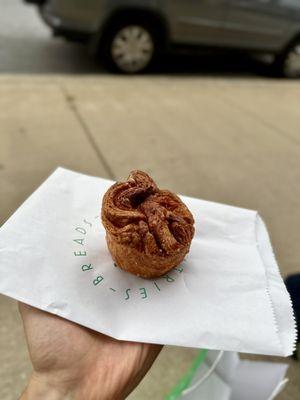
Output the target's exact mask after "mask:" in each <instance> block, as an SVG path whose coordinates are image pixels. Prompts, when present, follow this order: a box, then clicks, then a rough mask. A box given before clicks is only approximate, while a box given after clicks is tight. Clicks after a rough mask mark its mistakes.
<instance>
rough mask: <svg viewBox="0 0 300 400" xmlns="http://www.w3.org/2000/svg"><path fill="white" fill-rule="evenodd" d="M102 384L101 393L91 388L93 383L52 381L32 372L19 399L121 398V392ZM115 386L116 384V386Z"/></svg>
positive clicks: (119, 399)
mask: <svg viewBox="0 0 300 400" xmlns="http://www.w3.org/2000/svg"><path fill="white" fill-rule="evenodd" d="M105 386H106V385H105V384H103V385H102V390H101V393H99V392H98V391H94V390H93V384H89V383H88V384H85V383H83V382H82V383H79V384H73V383H72V384H68V385H65V384H64V385H62V384H61V382H57V381H53V379H52V380H51V379H49V378H48V377H47V376H43V375H38V374H36V373H33V375H32V376H31V378H30V380H29V382H28V385H27V387H26V389H25V391H24V392H23V394H22V395H21V397H20V399H19V400H82V399H84V400H122V399H125V396H124V395H123V393H122V392H123V391H122V392H118V393H111V390H106V389H108V388H105ZM116 387H117V386H116Z"/></svg>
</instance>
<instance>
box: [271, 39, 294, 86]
mask: <svg viewBox="0 0 300 400" xmlns="http://www.w3.org/2000/svg"><path fill="white" fill-rule="evenodd" d="M273 67H274V70H275V73H276V74H277V75H280V76H283V77H285V78H289V79H299V78H300V38H298V39H297V40H295V41H293V42H292V43H291V44H290V45H289V46H288V47H287V48H286V49H285V51H284V52H283V53H282V54H280V55H279V56H277V57H276V58H275V62H274V65H273Z"/></svg>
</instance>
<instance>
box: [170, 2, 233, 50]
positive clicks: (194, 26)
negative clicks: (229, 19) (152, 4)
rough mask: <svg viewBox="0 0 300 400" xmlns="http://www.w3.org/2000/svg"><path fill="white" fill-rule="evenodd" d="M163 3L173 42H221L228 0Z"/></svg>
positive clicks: (207, 43)
mask: <svg viewBox="0 0 300 400" xmlns="http://www.w3.org/2000/svg"><path fill="white" fill-rule="evenodd" d="M163 3H164V7H165V13H166V15H167V17H168V20H169V25H170V33H171V40H172V41H173V42H177V43H185V44H195V45H199V44H205V45H217V44H219V42H220V40H221V38H222V28H223V25H224V22H225V13H226V8H227V7H226V5H227V3H228V0H165V1H164V2H163Z"/></svg>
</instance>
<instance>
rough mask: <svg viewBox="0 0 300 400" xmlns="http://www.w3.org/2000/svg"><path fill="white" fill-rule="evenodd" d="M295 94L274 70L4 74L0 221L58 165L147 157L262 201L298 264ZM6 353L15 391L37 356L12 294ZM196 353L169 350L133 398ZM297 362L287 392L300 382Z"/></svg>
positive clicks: (182, 181) (298, 113)
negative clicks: (249, 74)
mask: <svg viewBox="0 0 300 400" xmlns="http://www.w3.org/2000/svg"><path fill="white" fill-rule="evenodd" d="M299 104H300V83H299V82H288V81H276V80H270V79H269V80H264V79H259V78H257V79H250V80H247V79H243V78H239V79H230V78H215V79H213V78H205V79H204V78H200V77H198V76H192V77H191V76H181V77H176V76H170V77H164V76H152V77H151V76H145V77H118V76H109V75H101V76H91V77H81V78H68V77H56V78H55V77H53V76H40V77H34V78H32V77H28V76H27V77H26V76H17V77H16V76H14V77H13V76H2V77H0V110H1V111H0V141H1V142H0V182H1V184H0V224H1V223H2V222H4V220H5V219H6V218H7V217H8V216H9V215H10V214H11V213H12V212H13V211H14V210H15V209H16V207H17V206H18V205H20V204H21V203H22V202H23V201H24V199H25V198H26V197H27V196H28V195H29V194H30V193H31V192H32V191H33V190H34V189H35V188H36V187H37V186H38V185H39V184H40V183H41V182H42V181H43V180H44V179H45V178H46V177H47V176H48V175H49V174H50V173H51V172H52V171H53V169H54V168H56V167H57V166H58V165H63V166H65V167H68V168H71V169H75V170H77V171H81V172H83V173H88V174H92V175H99V176H102V177H107V178H112V179H122V178H125V177H126V176H127V174H128V172H129V171H130V170H131V169H134V168H140V169H144V170H145V171H147V172H149V173H150V174H151V175H153V177H154V178H155V180H157V182H158V183H159V184H160V186H161V187H166V188H169V189H171V190H174V191H176V192H180V193H183V194H186V195H191V196H196V197H201V198H204V199H209V200H213V201H219V202H224V203H229V204H233V205H237V206H240V207H246V208H252V209H257V210H259V212H260V213H261V215H262V216H263V218H264V219H265V221H266V223H267V225H268V228H269V230H270V233H271V238H272V242H273V244H274V248H275V252H276V256H277V259H278V261H279V264H280V265H281V269H282V272H283V273H284V274H289V273H292V272H299V270H300V267H299V260H300V250H299V245H298V239H299V233H298V232H299V226H300V209H299V200H298V199H299V197H300V184H299V182H300V136H299V126H300V107H299ZM0 354H1V355H2V360H3V362H2V363H1V365H0V398H1V399H2V400H13V399H16V398H17V396H18V394H19V393H20V391H21V389H22V387H23V386H24V383H25V381H26V379H27V376H28V374H29V372H30V364H29V362H28V357H27V352H26V347H25V343H24V338H23V333H22V327H21V324H20V319H19V316H18V313H17V310H16V305H15V303H14V302H13V301H11V300H9V299H7V298H4V297H1V298H0ZM194 354H195V352H194V351H192V350H184V349H175V348H168V349H166V350H165V351H164V353H163V354H162V356H161V357H160V359H159V360H158V361H157V363H156V364H155V366H154V368H153V370H152V372H151V373H150V374H149V375H148V376H147V378H146V379H145V380H144V381H143V384H142V385H141V386H140V387H139V388H138V389H137V390H136V392H135V393H134V394H132V396H130V399H132V400H137V399H141V400H147V399H155V400H160V399H163V398H164V395H165V394H166V393H167V392H168V390H169V389H170V388H171V387H172V385H173V384H174V383H175V382H176V380H177V379H178V378H179V377H180V376H181V375H182V373H183V372H184V369H185V368H186V366H187V365H188V363H189V362H190V360H191V359H192V357H193V355H194ZM290 363H291V368H290V372H289V374H290V378H291V383H290V384H289V385H288V387H287V389H286V390H285V391H284V393H283V394H281V395H280V397H278V399H280V400H291V399H292V400H296V399H297V397H296V393H297V391H298V393H299V391H300V385H299V379H298V380H297V379H296V376H297V375H296V374H297V373H298V376H299V372H300V368H299V365H297V364H296V363H293V362H291V361H290ZM162 369H163V371H164V373H163V374H162V373H161V371H162ZM154 382H155V384H154ZM157 382H161V386H160V387H158V385H157Z"/></svg>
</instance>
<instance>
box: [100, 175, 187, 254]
mask: <svg viewBox="0 0 300 400" xmlns="http://www.w3.org/2000/svg"><path fill="white" fill-rule="evenodd" d="M102 221H103V224H104V226H105V228H106V231H107V233H108V234H109V235H112V236H113V237H114V239H115V240H117V241H118V242H119V243H121V244H124V245H127V246H130V247H134V248H136V249H137V250H139V251H144V252H145V253H146V254H149V255H150V254H153V255H154V254H156V255H160V256H162V257H163V256H168V255H170V254H173V253H174V252H179V251H181V249H183V248H186V247H187V246H188V247H189V245H190V243H191V240H192V238H193V235H194V226H193V225H194V219H193V216H192V214H191V213H190V211H189V210H188V208H187V207H186V206H185V205H184V204H183V202H182V201H181V200H180V198H179V197H178V196H176V195H175V194H173V193H171V192H169V191H168V190H160V189H159V188H158V187H157V186H156V184H155V182H154V181H153V180H152V179H151V178H150V176H148V175H147V174H146V173H145V172H142V171H138V170H136V171H132V172H131V173H130V175H129V177H128V179H127V181H126V182H122V183H119V182H118V183H115V184H114V185H112V186H111V187H110V188H109V189H108V191H107V192H106V194H105V195H104V198H103V204H102Z"/></svg>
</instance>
